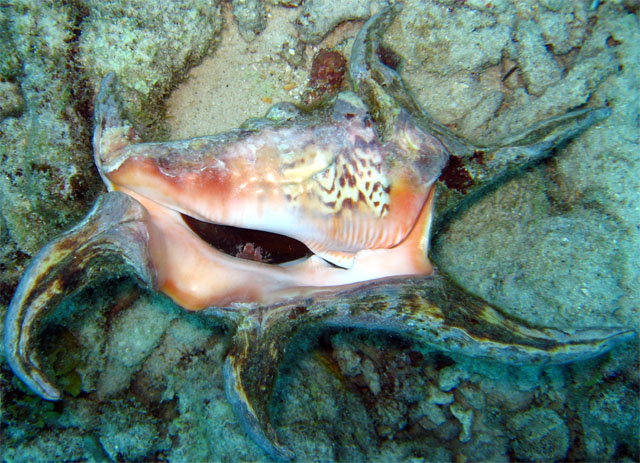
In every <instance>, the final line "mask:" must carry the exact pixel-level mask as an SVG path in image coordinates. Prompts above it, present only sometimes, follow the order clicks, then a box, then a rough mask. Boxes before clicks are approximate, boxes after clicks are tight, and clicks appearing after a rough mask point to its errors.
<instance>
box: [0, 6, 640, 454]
mask: <svg viewBox="0 0 640 463" xmlns="http://www.w3.org/2000/svg"><path fill="white" fill-rule="evenodd" d="M272 3H278V2H277V1H273V2H267V5H262V4H261V3H260V2H255V1H253V2H252V1H244V2H243V1H234V2H233V7H234V8H235V14H236V16H237V17H238V18H240V22H237V21H236V20H234V18H233V15H232V2H229V3H225V4H224V5H223V6H220V5H218V4H217V3H215V2H208V1H192V2H191V1H186V0H184V1H172V2H166V4H163V5H162V7H154V6H152V5H151V2H143V1H137V2H136V1H131V2H98V1H94V0H85V1H77V2H72V3H70V2H61V1H60V2H58V1H52V2H47V3H46V4H35V3H34V2H31V1H20V0H13V1H9V2H3V3H1V4H0V39H1V41H0V116H1V119H2V120H1V121H0V170H1V171H2V172H1V173H2V175H0V208H1V213H2V214H1V217H0V256H1V257H0V269H1V271H2V275H1V276H0V292H1V297H0V303H1V304H2V305H1V306H0V307H1V308H0V315H1V316H2V317H3V318H4V313H5V311H6V307H7V305H8V303H9V301H10V298H11V296H12V294H13V291H14V290H15V286H16V285H17V281H18V279H19V278H20V275H21V274H22V272H23V271H24V269H25V267H26V265H28V263H29V261H30V258H31V257H32V256H33V255H34V254H35V252H37V250H38V249H39V248H40V247H41V246H42V245H44V244H45V243H46V242H47V241H48V240H50V239H51V238H53V237H54V236H56V235H57V234H58V233H60V231H61V230H64V229H65V228H68V227H69V226H71V225H72V224H74V223H76V222H77V221H78V220H79V219H80V218H81V217H82V216H83V215H84V214H85V213H86V211H87V210H88V209H89V207H90V206H91V204H92V203H93V201H94V200H95V198H96V196H97V195H98V194H100V192H103V191H104V188H103V187H102V186H101V183H100V180H99V176H98V174H97V172H96V171H95V168H94V167H93V166H92V158H91V153H92V149H91V143H90V135H91V130H92V109H93V108H92V101H93V97H94V95H95V92H96V89H97V86H98V83H99V80H100V77H101V76H103V75H105V74H106V73H107V72H109V71H115V72H116V73H117V74H118V75H119V77H120V81H121V85H122V88H123V95H124V99H125V101H126V105H127V109H128V111H129V112H130V114H131V115H132V116H133V118H134V119H135V120H136V122H137V123H138V125H139V127H141V129H143V130H144V132H145V134H147V136H148V137H149V138H150V139H156V140H157V139H163V138H165V139H166V138H185V137H193V136H198V135H207V134H212V133H217V132H222V131H225V130H229V129H232V128H234V127H237V126H238V125H239V124H240V123H241V122H242V121H244V120H245V119H247V118H249V117H256V116H261V115H263V114H264V113H265V111H266V110H267V109H268V107H269V105H270V104H271V103H272V102H273V103H275V102H278V101H299V98H300V95H301V93H302V92H303V90H304V88H305V85H306V82H307V79H308V73H309V67H310V62H311V58H312V57H313V55H314V54H315V51H317V50H318V49H320V48H322V47H330V48H335V49H337V50H340V51H342V52H343V53H344V54H345V55H346V56H348V53H349V49H350V47H351V43H352V40H353V37H354V36H355V34H356V33H357V31H358V30H359V28H360V26H361V25H362V23H363V22H362V20H363V19H365V18H366V17H368V16H369V15H370V14H371V13H372V12H374V11H376V10H378V9H379V8H380V5H381V4H383V2H376V1H366V0H346V1H344V2H339V3H338V2H329V1H322V0H316V1H314V0H306V1H304V2H295V1H294V2H289V3H292V4H298V3H303V5H302V6H299V7H297V8H284V7H282V6H275V5H273V4H272ZM283 3H287V2H283ZM406 3H407V4H406V5H405V8H404V10H403V12H402V13H401V15H400V16H399V17H398V18H397V19H396V21H395V23H394V25H393V26H392V27H391V29H390V30H389V31H388V33H387V34H386V35H385V40H386V43H387V44H388V46H389V47H391V48H392V49H394V50H395V51H396V52H398V53H399V54H400V55H401V56H402V58H403V59H404V63H403V68H402V70H403V77H404V78H405V80H406V82H407V84H408V86H409V88H411V89H412V91H413V92H414V94H415V95H416V97H417V99H418V100H419V101H420V102H421V103H422V105H423V106H424V107H425V108H426V109H427V110H428V111H429V113H430V114H431V115H433V116H434V117H435V118H437V119H438V120H440V121H441V122H443V123H445V124H447V125H449V126H450V127H451V128H452V129H453V130H455V131H456V132H457V133H459V134H461V135H464V136H465V137H468V138H469V139H471V140H474V141H477V142H480V141H485V142H490V141H493V140H496V139H499V138H500V137H503V136H505V135H507V134H509V133H513V132H515V131H517V130H518V129H521V128H524V127H526V126H528V125H530V124H532V123H534V122H536V121H539V120H542V119H545V118H547V117H552V116H554V115H558V114H562V113H564V112H566V111H568V110H571V109H574V108H577V107H580V106H583V105H586V106H594V107H598V106H603V105H605V104H606V105H608V106H609V107H610V108H611V110H612V115H611V116H610V117H609V118H608V119H607V120H605V121H602V122H601V123H599V124H597V125H596V126H594V127H592V128H591V129H590V130H588V131H587V132H585V133H584V134H582V135H581V136H580V137H579V138H577V139H576V140H574V141H573V142H571V143H570V144H569V145H568V146H566V147H565V148H564V149H562V150H561V151H560V152H558V153H557V155H556V156H555V157H554V158H553V159H551V160H548V161H546V162H544V163H542V164H541V165H539V166H537V167H535V168H533V169H531V170H529V171H527V172H526V173H524V174H523V175H522V176H520V177H518V178H515V179H513V180H511V181H509V182H507V183H505V184H504V185H502V186H501V187H500V188H499V189H497V190H496V191H495V192H493V193H491V194H489V195H487V196H486V197H484V198H482V199H481V200H480V201H478V202H477V203H476V204H475V205H474V206H473V207H472V208H470V209H469V210H468V211H466V212H465V213H463V214H461V215H459V216H458V217H456V218H455V219H454V221H453V222H452V223H451V224H449V227H448V228H447V230H446V232H444V233H442V234H440V235H438V237H437V240H436V241H435V243H434V244H433V250H432V256H433V258H434V260H435V262H436V263H437V264H438V265H439V267H440V268H441V269H442V271H445V272H447V273H449V274H451V275H453V276H454V277H455V278H456V280H457V281H459V282H460V283H462V284H463V285H465V286H466V287H467V288H468V289H469V290H471V291H473V292H475V293H477V294H479V295H481V296H482V297H484V298H486V299H487V300H489V301H491V302H493V303H495V304H497V305H499V306H501V307H504V308H505V309H506V310H508V311H509V312H510V313H512V314H514V315H516V316H518V317H521V318H524V319H526V320H528V321H530V322H533V323H536V324H540V325H547V326H553V327H557V328H582V327H587V326H591V327H598V326H628V327H632V328H635V329H636V330H638V329H639V328H640V323H639V321H638V320H639V319H640V317H638V315H639V314H638V312H639V309H640V277H639V275H640V267H639V265H638V262H640V251H639V250H640V176H639V175H638V172H640V146H639V136H640V98H639V93H640V45H638V44H640V26H639V18H638V11H639V10H640V3H639V2H637V1H634V0H616V1H600V2H590V1H583V0H580V1H559V0H557V1H556V0H545V1H516V2H507V1H500V0H494V1H491V2H489V1H480V0H473V1H472V0H467V1H453V0H451V1H441V2H436V1H424V2H420V1H410V2H406ZM261 8H264V10H261ZM256 12H257V14H254V13H256ZM263 15H264V16H263ZM296 22H298V23H299V24H298V25H297V26H296ZM263 27H266V29H264V30H263V31H261V29H262V28H263ZM255 31H261V33H259V34H257V36H256V32H255ZM245 39H253V40H252V41H251V42H247V41H246V40H245ZM514 67H516V69H515V71H514V72H512V73H510V74H509V76H508V77H507V78H504V77H505V76H506V75H507V74H508V71H510V70H511V69H512V68H514ZM228 341H229V333H227V332H226V331H225V329H224V327H223V325H221V324H220V323H219V322H218V321H216V320H210V319H207V318H205V317H202V316H198V315H194V314H188V313H186V312H184V311H182V310H181V309H180V308H179V307H177V306H175V305H174V304H172V303H171V302H170V301H169V300H168V299H167V298H165V297H163V296H161V295H158V294H154V293H150V292H147V291H145V290H143V289H140V288H138V287H137V286H136V284H135V282H134V281H133V280H131V279H130V278H127V277H126V276H119V277H118V278H112V279H109V280H107V281H103V282H101V283H96V284H93V285H89V287H88V288H87V289H85V290H84V291H82V292H80V293H78V294H77V295H76V296H75V297H73V298H71V299H69V300H67V301H66V302H65V303H63V304H62V306H61V307H59V309H58V310H57V314H56V315H55V316H54V318H53V320H52V322H51V323H50V325H49V326H48V327H47V328H45V333H44V336H43V343H42V344H43V346H42V350H43V352H45V353H46V358H47V361H49V362H52V363H54V365H55V369H56V372H57V373H58V374H59V380H60V381H62V382H64V383H65V384H67V386H66V388H67V390H68V391H71V392H73V394H66V395H65V397H64V400H62V401H61V402H57V403H51V402H45V401H43V400H41V399H39V398H37V397H36V396H34V395H32V394H31V393H29V392H28V391H27V390H26V389H25V388H24V386H23V385H22V384H21V383H20V381H19V380H17V379H16V378H15V377H14V375H13V374H12V372H11V371H10V370H9V367H8V365H7V363H6V361H4V356H3V354H2V355H0V358H1V359H2V361H1V362H0V374H1V376H0V400H1V401H0V406H1V410H2V417H1V422H0V458H1V459H2V461H3V462H34V461H114V462H125V461H127V462H129V461H132V462H134V461H135V462H142V461H171V462H183V461H185V462H186V461H189V462H196V461H212V462H215V461H228V462H232V461H233V462H236V461H246V462H249V461H251V462H253V461H270V460H269V458H268V457H267V456H266V455H265V454H264V453H263V452H262V450H261V449H259V448H258V447H257V446H256V445H255V444H254V443H253V442H252V441H251V440H250V439H249V438H248V437H247V436H246V435H245V433H244V432H243V431H242V429H241V427H240V424H239V422H238V421H237V419H236V418H235V416H234V415H233V413H232V411H231V409H230V407H229V405H228V404H227V402H226V400H225V397H224V391H223V385H222V376H221V365H222V361H223V356H224V353H225V349H226V348H227V346H228ZM638 366H639V365H638V342H637V338H636V340H634V341H632V342H629V343H627V344H625V345H621V346H619V347H617V348H615V349H614V350H613V351H611V352H609V353H607V354H605V355H603V356H601V357H599V358H596V359H592V360H587V361H582V362H576V363H574V364H570V365H566V366H553V367H546V368H538V367H527V366H522V367H516V366H505V365H500V364H496V363H491V362H488V361H484V360H478V359H472V358H466V357H460V356H453V355H450V354H448V353H446V352H441V351H439V350H438V349H437V346H426V345H420V344H416V343H413V342H409V341H407V340H406V339H403V338H401V337H398V336H392V335H389V334H385V333H384V332H375V333H372V332H366V331H358V330H336V329H331V330H328V329H321V328H317V329H313V330H307V331H304V332H302V333H300V335H299V336H298V337H297V338H296V339H295V340H294V341H293V342H292V344H291V347H290V349H289V350H288V353H287V358H286V359H285V362H284V363H283V365H282V368H281V370H280V376H279V380H278V384H277V387H276V390H275V393H274V396H273V400H272V411H271V415H272V419H273V422H274V425H275V427H276V429H277V432H278V434H279V436H280V438H281V440H282V441H283V442H284V443H286V445H288V446H289V447H290V448H291V449H292V450H294V451H295V452H296V454H297V455H298V461H301V462H306V461H319V462H332V461H343V462H351V461H371V462H378V461H380V462H387V461H398V462H448V461H451V462H456V463H464V462H476V461H496V462H503V461H593V462H596V461H597V462H604V461H620V462H632V461H638V460H639V459H640V450H639V442H638V439H639V437H638V436H639V435H640V434H639V433H640V430H639V421H640V399H639V391H640V369H639V368H638Z"/></svg>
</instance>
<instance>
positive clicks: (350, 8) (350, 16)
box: [298, 0, 371, 44]
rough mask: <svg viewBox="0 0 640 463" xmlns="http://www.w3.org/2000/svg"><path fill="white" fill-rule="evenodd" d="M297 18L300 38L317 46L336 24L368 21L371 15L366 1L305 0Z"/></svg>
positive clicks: (368, 3) (368, 2)
mask: <svg viewBox="0 0 640 463" xmlns="http://www.w3.org/2000/svg"><path fill="white" fill-rule="evenodd" d="M302 8H303V10H302V12H301V13H300V16H299V17H298V25H299V28H300V37H301V38H302V40H303V41H304V42H307V43H313V44H317V43H319V42H320V41H321V40H322V39H323V38H324V37H325V36H326V35H327V34H328V33H329V32H330V31H332V30H333V29H334V28H335V27H336V26H337V25H338V24H340V23H343V22H345V21H353V20H358V19H368V18H369V16H370V15H371V11H370V1H368V0H343V1H340V2H336V1H334V0H307V1H305V2H304V6H303V7H302Z"/></svg>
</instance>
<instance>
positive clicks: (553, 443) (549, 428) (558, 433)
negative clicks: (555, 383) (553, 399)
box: [507, 408, 569, 461]
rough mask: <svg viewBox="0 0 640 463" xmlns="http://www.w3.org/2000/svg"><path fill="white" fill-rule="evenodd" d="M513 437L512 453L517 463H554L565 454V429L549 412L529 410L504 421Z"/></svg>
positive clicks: (566, 441)
mask: <svg viewBox="0 0 640 463" xmlns="http://www.w3.org/2000/svg"><path fill="white" fill-rule="evenodd" d="M507 427H508V428H509V429H510V430H511V432H512V433H513V434H514V435H515V440H514V441H513V443H512V444H513V450H514V452H515V455H516V457H517V458H518V459H520V460H526V461H556V460H561V459H563V458H564V457H565V456H566V455H567V450H568V449H569V428H568V427H567V424H566V423H565V422H564V420H563V419H562V418H561V417H560V416H559V415H558V414H557V413H556V412H554V411H553V410H549V409H546V408H531V409H529V410H527V411H526V412H522V413H519V414H517V415H515V416H514V417H512V418H511V419H510V420H509V421H508V422H507Z"/></svg>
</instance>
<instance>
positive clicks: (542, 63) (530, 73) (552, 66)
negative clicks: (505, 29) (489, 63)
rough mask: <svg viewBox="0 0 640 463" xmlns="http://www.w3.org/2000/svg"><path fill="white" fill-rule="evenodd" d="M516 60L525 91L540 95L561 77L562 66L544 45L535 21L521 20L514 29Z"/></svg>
mask: <svg viewBox="0 0 640 463" xmlns="http://www.w3.org/2000/svg"><path fill="white" fill-rule="evenodd" d="M515 38H516V48H517V50H518V56H517V60H518V63H519V64H520V70H521V72H522V78H523V79H524V82H525V85H526V86H527V91H528V92H529V93H530V94H532V95H541V94H542V93H544V90H545V89H546V88H547V87H549V86H550V85H553V84H555V83H557V82H558V81H559V80H560V78H561V77H562V68H560V66H559V65H558V63H556V60H555V59H554V57H553V54H552V53H550V52H549V51H548V50H547V48H546V47H545V41H544V38H543V37H542V32H541V30H540V27H539V26H538V25H537V24H536V23H535V21H532V20H530V21H521V22H520V23H519V24H518V26H517V29H516V35H515Z"/></svg>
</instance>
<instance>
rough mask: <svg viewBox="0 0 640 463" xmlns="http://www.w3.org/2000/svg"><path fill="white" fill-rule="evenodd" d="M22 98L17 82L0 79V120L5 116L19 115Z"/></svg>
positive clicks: (22, 102)
mask: <svg viewBox="0 0 640 463" xmlns="http://www.w3.org/2000/svg"><path fill="white" fill-rule="evenodd" d="M23 107H24V100H23V98H22V95H21V94H20V87H19V86H18V85H17V84H12V83H10V82H1V81H0V121H1V120H3V119H4V118H6V117H10V116H19V115H20V113H21V112H22V108H23Z"/></svg>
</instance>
